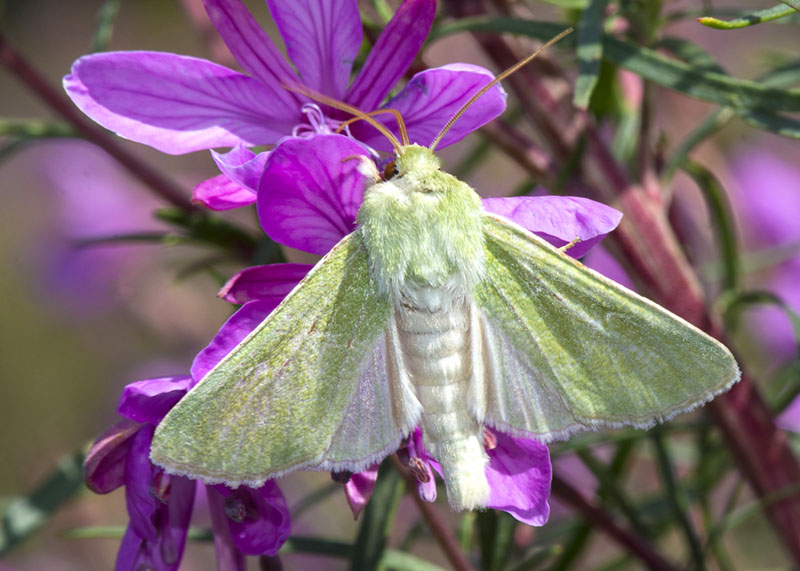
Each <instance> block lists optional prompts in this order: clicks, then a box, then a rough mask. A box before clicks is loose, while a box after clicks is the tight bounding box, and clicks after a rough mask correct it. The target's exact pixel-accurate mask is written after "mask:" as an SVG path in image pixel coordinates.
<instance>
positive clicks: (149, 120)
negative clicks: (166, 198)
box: [64, 0, 505, 209]
mask: <svg viewBox="0 0 800 571" xmlns="http://www.w3.org/2000/svg"><path fill="white" fill-rule="evenodd" d="M267 3H268V5H269V8H270V13H271V14H272V17H273V18H274V20H275V24H276V25H277V27H278V30H279V31H280V33H281V36H282V37H283V40H284V43H285V45H286V51H287V52H288V55H289V57H290V58H291V61H292V63H293V64H294V66H295V68H296V69H297V72H298V73H295V72H294V71H293V70H292V67H291V66H290V65H289V63H288V62H287V61H286V60H285V59H284V58H283V57H282V55H281V54H280V52H279V51H278V49H277V48H276V46H275V45H274V44H273V43H272V41H271V40H270V39H269V37H268V36H267V35H266V33H264V31H263V30H262V29H261V28H260V27H259V26H258V24H257V23H256V21H255V20H254V19H253V17H252V16H251V15H250V13H249V12H248V11H247V9H246V8H245V7H244V5H243V4H242V3H241V1H240V0H204V5H205V7H206V11H207V12H208V15H209V17H210V18H211V20H212V21H213V23H214V25H215V26H216V28H217V30H218V31H219V33H220V35H221V36H222V39H223V40H224V41H225V43H226V44H227V46H228V48H229V49H230V51H231V53H232V54H233V55H234V57H235V58H236V60H237V61H238V62H239V64H240V65H241V67H242V68H243V69H244V70H245V71H246V72H247V74H248V75H246V74H243V73H239V72H237V71H233V70H231V69H228V68H226V67H223V66H220V65H217V64H215V63H212V62H210V61H206V60H203V59H198V58H194V57H188V56H180V55H176V54H170V53H159V52H143V51H140V52H111V53H102V54H93V55H88V56H84V57H82V58H80V59H78V60H77V61H76V62H75V64H74V65H73V67H72V73H71V74H70V75H67V76H66V77H65V78H64V88H65V89H66V91H67V93H68V94H69V96H70V97H71V98H72V100H73V101H74V102H75V104H76V105H77V106H78V107H79V108H80V109H81V110H83V112H84V113H86V114H87V115H89V116H90V117H91V118H92V119H94V120H95V121H97V122H98V123H100V124H101V125H103V126H104V127H106V128H108V129H111V130H112V131H115V132H117V133H118V134H119V135H121V136H123V137H126V138H128V139H132V140H134V141H137V142H140V143H144V144H147V145H150V146H152V147H154V148H156V149H159V150H161V151H163V152H165V153H170V154H182V153H188V152H191V151H197V150H201V149H211V148H215V147H233V150H232V151H230V152H229V153H226V154H214V160H215V161H216V162H217V164H218V165H219V166H220V169H221V170H222V172H223V173H224V176H219V177H214V178H213V179H210V180H207V181H205V182H203V183H201V184H200V185H199V186H198V187H197V188H196V189H195V199H196V200H197V201H199V202H201V203H203V204H205V205H207V206H208V207H209V208H214V209H226V208H233V207H235V206H243V205H245V204H252V203H253V202H255V197H254V192H255V186H256V182H257V181H258V176H257V175H259V174H260V169H261V167H263V161H264V160H265V159H266V154H265V153H262V154H260V155H256V154H255V153H252V152H250V151H248V150H247V147H251V146H255V145H272V144H276V143H278V142H279V141H280V140H281V139H283V138H284V137H287V136H290V135H294V136H303V135H305V134H308V133H330V132H332V128H335V127H336V126H337V125H338V124H339V122H340V121H341V120H342V119H344V118H346V117H345V115H344V114H343V113H341V112H339V111H336V110H330V109H327V108H326V110H325V111H323V110H322V109H321V108H320V106H319V105H317V104H312V103H310V102H309V100H308V98H307V97H305V96H302V95H299V94H297V93H294V92H291V91H288V90H286V89H285V88H284V86H286V85H297V84H299V83H300V84H303V85H305V86H306V87H308V88H310V89H311V90H313V91H316V92H318V93H322V94H324V95H327V96H329V97H332V98H334V99H337V100H341V101H345V102H347V103H349V104H351V105H354V106H356V107H358V108H360V109H362V110H364V111H372V110H375V109H378V108H380V103H381V102H382V101H383V100H384V99H385V97H386V95H387V94H388V93H389V90H390V89H391V88H392V87H393V86H394V85H395V83H396V82H397V81H398V80H399V79H400V78H401V77H402V75H403V74H404V73H405V71H406V70H407V69H408V67H409V66H410V65H411V63H412V61H413V60H414V57H415V56H416V54H417V52H418V51H419V49H420V47H421V46H422V43H423V41H424V40H425V37H426V36H427V34H428V31H429V30H430V27H431V24H432V22H433V17H434V15H435V11H436V2H435V1H434V0H405V2H403V4H402V5H401V6H400V7H399V8H398V10H397V12H396V13H395V15H394V17H393V18H392V20H391V21H390V22H389V24H388V25H387V26H386V28H385V29H384V30H383V32H382V33H381V35H380V36H379V37H378V39H377V41H376V43H375V46H374V47H373V49H372V51H371V52H370V54H369V56H368V57H367V60H366V61H365V62H364V66H363V67H362V69H361V71H360V72H359V74H358V75H357V77H356V78H355V79H354V80H353V82H352V83H349V80H350V72H351V69H352V65H353V62H354V60H355V58H356V55H357V54H358V51H359V48H360V46H361V40H362V29H361V18H360V16H359V13H358V6H357V2H356V0H339V1H334V0H268V2H267ZM310 15H313V17H310ZM298 74H299V77H298ZM492 79H493V76H492V74H491V73H490V72H489V71H487V70H486V69H483V68H481V67H478V66H472V65H467V64H454V65H447V66H443V67H440V68H436V69H429V70H425V71H423V72H421V73H418V74H416V75H415V76H414V77H413V78H412V79H411V80H410V81H409V82H408V84H407V85H406V86H405V88H404V89H403V90H401V91H400V92H399V93H398V94H397V95H396V96H394V97H393V98H392V99H390V100H389V101H388V102H387V103H386V107H392V108H395V109H398V110H399V111H400V112H401V113H402V114H403V117H404V118H405V121H406V124H407V127H408V131H409V135H410V137H411V140H412V141H415V142H419V143H421V144H429V143H430V142H431V141H432V139H433V137H434V136H435V134H436V132H437V131H438V130H439V129H440V128H441V127H442V126H444V124H445V123H446V122H447V120H448V119H449V118H450V116H451V115H452V114H453V113H454V112H455V111H456V110H457V109H458V108H459V107H460V106H461V105H462V104H463V103H465V102H466V101H467V99H469V97H470V96H471V95H472V94H473V93H475V92H476V91H477V90H478V89H480V88H481V87H483V86H484V85H486V83H488V82H489V81H491V80H492ZM348 83H349V86H348ZM323 107H324V106H323ZM504 109H505V94H504V92H503V90H502V88H501V87H500V86H496V87H495V88H494V89H492V90H490V91H489V93H487V94H485V95H484V96H483V97H482V98H481V99H480V101H479V102H478V103H477V104H476V105H474V106H473V107H472V108H471V109H470V110H469V111H468V112H467V113H466V114H465V115H464V117H462V119H461V120H460V121H459V122H458V124H457V125H456V126H455V127H454V128H453V129H451V130H450V131H449V132H448V134H447V136H446V137H445V139H444V140H443V141H442V143H441V145H440V146H444V145H448V144H451V143H454V142H456V141H458V140H460V139H461V138H463V137H464V136H465V135H467V134H468V133H470V132H471V131H473V130H474V129H476V128H477V127H479V126H480V125H483V124H484V123H486V122H488V121H490V120H491V119H493V118H494V117H496V116H497V115H499V114H500V113H501V112H502V111H503V110H504ZM379 119H380V120H381V121H384V122H385V123H386V124H387V125H388V126H389V127H390V128H391V129H392V130H396V125H395V123H394V119H386V118H385V116H384V115H381V116H380V117H379ZM352 132H353V133H354V134H355V136H356V137H357V138H359V139H360V140H362V141H364V142H365V143H366V144H368V145H371V146H373V147H374V148H376V149H388V148H389V147H388V146H387V142H386V140H385V139H384V138H383V137H382V136H380V135H379V133H378V132H377V130H375V129H374V128H373V127H370V126H368V125H363V124H356V125H353V128H352Z"/></svg>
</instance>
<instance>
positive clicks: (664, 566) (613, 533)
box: [551, 475, 678, 571]
mask: <svg viewBox="0 0 800 571" xmlns="http://www.w3.org/2000/svg"><path fill="white" fill-rule="evenodd" d="M551 490H552V492H553V495H554V496H556V497H557V498H558V499H559V500H561V501H562V502H564V503H565V504H567V505H569V506H570V507H571V508H572V509H574V510H575V511H577V512H578V513H580V514H581V515H582V516H583V518H584V519H585V520H586V521H587V522H588V523H590V524H593V525H596V526H597V528H598V529H599V530H602V531H603V532H604V533H605V534H606V535H608V536H609V537H610V538H611V539H613V540H614V541H616V542H617V543H618V544H619V545H621V546H622V547H624V548H625V549H627V550H628V551H630V552H631V553H632V554H633V555H636V556H637V557H638V558H639V559H641V560H642V561H643V562H644V563H645V565H646V567H647V569H653V570H654V571H676V570H677V569H678V568H677V567H675V566H674V565H672V564H671V563H669V562H668V561H667V560H666V559H664V558H663V557H661V556H660V555H659V554H658V553H656V552H655V551H654V550H653V548H652V546H651V545H650V544H649V543H648V542H647V541H646V540H645V539H643V538H642V537H641V536H640V535H638V534H637V533H635V532H633V531H630V530H627V529H625V528H624V527H622V526H620V525H619V524H618V523H617V522H616V521H615V520H614V519H613V518H612V517H611V516H610V515H609V514H608V513H606V511H605V510H603V509H601V508H600V507H598V506H596V505H595V504H593V503H592V502H591V501H590V500H589V499H587V498H586V497H584V496H583V494H581V493H580V492H578V491H577V490H576V489H575V488H573V487H572V486H570V485H569V484H567V483H566V482H565V481H564V480H562V479H561V478H559V477H558V476H557V475H553V484H552V488H551Z"/></svg>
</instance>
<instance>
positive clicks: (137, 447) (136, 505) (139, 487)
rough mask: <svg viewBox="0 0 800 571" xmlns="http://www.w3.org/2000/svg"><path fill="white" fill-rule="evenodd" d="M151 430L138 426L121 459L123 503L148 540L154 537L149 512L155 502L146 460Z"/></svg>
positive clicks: (151, 512) (137, 528)
mask: <svg viewBox="0 0 800 571" xmlns="http://www.w3.org/2000/svg"><path fill="white" fill-rule="evenodd" d="M154 430H155V428H154V427H152V426H149V425H144V426H142V427H141V428H140V429H139V431H138V432H137V433H136V435H135V436H134V437H133V439H132V441H131V448H130V451H129V453H128V457H127V458H126V459H125V504H126V506H127V508H128V516H129V517H130V518H131V525H132V526H133V528H134V529H135V530H136V533H137V534H139V537H141V538H142V539H144V540H146V541H148V542H151V543H154V542H155V541H156V540H157V539H158V533H157V531H156V526H155V522H154V521H153V519H154V518H153V515H154V514H155V512H156V509H158V503H159V500H157V499H156V498H155V497H154V496H153V494H152V493H151V491H150V490H151V487H152V485H153V476H154V471H155V470H156V468H155V467H154V466H153V465H152V464H151V463H150V444H151V442H152V441H153V431H154Z"/></svg>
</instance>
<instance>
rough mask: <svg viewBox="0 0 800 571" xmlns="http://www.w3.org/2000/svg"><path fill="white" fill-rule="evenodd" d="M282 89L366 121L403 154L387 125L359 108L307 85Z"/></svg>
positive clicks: (286, 85)
mask: <svg viewBox="0 0 800 571" xmlns="http://www.w3.org/2000/svg"><path fill="white" fill-rule="evenodd" d="M281 87H283V88H284V89H286V90H287V91H292V92H294V93H299V94H301V95H305V96H306V97H308V98H309V99H312V100H314V101H317V102H318V103H322V104H324V105H328V106H330V107H333V108H334V109H338V110H339V111H344V112H345V113H350V115H353V116H355V117H358V118H359V119H363V120H364V121H366V122H367V123H369V124H370V125H372V126H373V127H375V128H376V129H377V130H378V131H380V132H381V134H382V135H383V136H384V137H386V138H387V139H389V142H390V143H391V144H392V146H393V147H394V150H395V151H396V152H397V154H398V155H402V154H403V148H402V146H401V145H400V141H398V140H397V137H395V136H394V134H393V133H392V132H391V131H390V130H389V129H388V128H387V127H386V125H384V124H383V123H381V122H379V121H377V120H376V119H375V118H373V117H370V115H368V114H367V113H365V112H364V111H362V110H361V109H359V108H358V107H354V106H353V105H349V104H347V103H345V102H344V101H339V100H338V99H334V98H333V97H328V96H327V95H323V94H322V93H317V92H316V91H314V90H313V89H309V88H308V87H306V86H305V85H300V84H292V83H284V84H282V85H281ZM392 111H395V110H392ZM395 112H396V111H395ZM398 115H399V112H398ZM403 127H405V125H403ZM406 137H408V135H406Z"/></svg>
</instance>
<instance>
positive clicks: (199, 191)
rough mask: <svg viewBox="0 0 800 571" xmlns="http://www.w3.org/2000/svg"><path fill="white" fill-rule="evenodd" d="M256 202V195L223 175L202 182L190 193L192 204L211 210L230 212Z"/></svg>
mask: <svg viewBox="0 0 800 571" xmlns="http://www.w3.org/2000/svg"><path fill="white" fill-rule="evenodd" d="M255 201H256V193H255V192H253V191H252V190H250V189H247V188H244V187H241V186H239V185H238V184H236V183H235V182H233V181H232V180H231V179H229V178H228V177H227V176H225V175H224V174H219V175H217V176H214V177H211V178H210V179H208V180H204V181H203V182H201V183H200V184H198V185H197V186H196V187H194V190H193V191H192V202H196V203H199V204H202V205H203V206H205V207H206V208H210V209H211V210H230V209H231V208H239V207H241V206H248V205H250V204H253V203H254V202H255Z"/></svg>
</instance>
